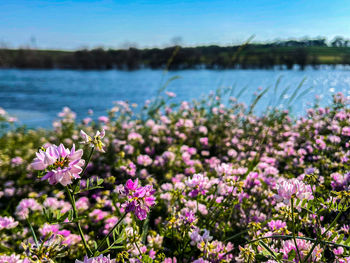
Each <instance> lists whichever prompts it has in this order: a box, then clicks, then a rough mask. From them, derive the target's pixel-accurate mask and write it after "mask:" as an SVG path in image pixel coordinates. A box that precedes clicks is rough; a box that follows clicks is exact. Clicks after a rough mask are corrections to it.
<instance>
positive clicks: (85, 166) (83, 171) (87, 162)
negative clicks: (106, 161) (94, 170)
mask: <svg viewBox="0 0 350 263" xmlns="http://www.w3.org/2000/svg"><path fill="white" fill-rule="evenodd" d="M94 150H95V147H92V148H91V151H90V154H89V157H88V159H87V161H86V162H85V165H84V168H83V170H82V172H81V173H80V176H83V175H84V173H85V171H86V168H87V166H88V164H89V163H90V161H91V157H92V154H93V153H94Z"/></svg>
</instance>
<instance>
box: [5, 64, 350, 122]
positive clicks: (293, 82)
mask: <svg viewBox="0 0 350 263" xmlns="http://www.w3.org/2000/svg"><path fill="white" fill-rule="evenodd" d="M176 75H178V76H180V77H181V78H180V79H176V80H174V81H173V82H171V83H170V84H169V85H168V87H167V90H168V91H172V92H175V93H176V94H177V96H176V98H175V99H174V100H175V101H182V100H187V101H189V100H192V99H198V98H200V97H201V96H205V95H207V94H209V93H210V92H211V91H215V90H216V89H217V88H227V87H234V88H235V92H234V93H236V94H237V93H238V91H239V90H241V89H245V91H244V93H243V94H242V96H241V98H240V100H241V101H243V102H245V103H247V104H249V103H250V101H251V98H252V94H253V93H254V92H256V91H257V89H258V88H259V87H260V88H266V87H272V88H271V89H270V90H269V92H268V93H267V94H266V95H265V97H264V98H263V99H262V101H261V103H260V104H259V105H258V106H257V110H258V111H261V110H262V109H264V108H265V107H266V106H267V105H268V104H269V103H270V102H271V101H272V99H273V98H274V97H276V98H277V97H279V96H280V94H281V93H282V92H283V91H284V90H285V89H286V88H288V87H289V90H288V92H286V94H285V95H284V96H283V99H282V100H281V101H279V104H281V105H280V106H282V105H283V104H286V103H287V101H288V100H289V98H290V96H291V95H292V93H293V90H294V89H295V88H296V87H297V86H298V85H299V83H300V82H301V81H302V80H303V79H304V78H306V80H305V82H304V84H303V86H302V89H301V90H300V92H301V91H303V90H306V89H308V90H309V91H308V93H307V94H306V95H304V96H303V97H302V98H301V99H299V100H298V101H296V102H295V103H293V105H292V106H293V111H294V112H295V114H300V113H301V112H303V110H304V109H305V108H306V107H308V106H309V104H310V103H311V102H313V101H314V99H315V96H316V95H320V96H321V97H322V104H323V105H325V104H327V103H329V101H330V98H331V95H332V94H334V93H336V92H343V93H344V94H345V95H346V96H350V71H349V70H347V69H346V68H335V69H333V68H327V67H325V68H323V69H320V70H313V69H306V70H305V71H299V70H290V71H286V70H183V71H171V72H168V73H167V74H164V72H163V71H161V70H137V71H118V70H109V71H79V70H14V69H11V70H5V69H3V70H0V107H3V108H4V109H6V110H7V111H8V112H10V113H11V114H13V115H15V116H17V117H18V118H19V121H20V123H21V124H26V125H28V126H29V127H49V126H50V125H51V122H52V121H53V120H54V119H57V113H58V112H59V111H60V110H61V109H62V108H63V107H64V106H69V107H70V108H71V109H72V110H73V111H75V112H76V113H77V116H78V119H82V118H83V117H86V115H87V111H88V110H89V109H92V110H94V112H95V115H96V116H100V115H106V110H108V109H109V108H111V107H112V106H113V102H114V101H117V100H127V101H129V102H131V103H137V104H139V105H142V104H143V103H144V101H145V100H147V99H150V98H152V97H154V96H155V94H156V92H157V90H158V89H159V88H160V87H161V85H162V83H164V82H166V80H167V79H169V78H171V77H172V76H176ZM279 78H281V81H280V84H279V86H278V89H277V94H276V93H275V89H274V87H273V86H274V85H275V84H276V82H277V80H278V79H279ZM284 106H285V105H284Z"/></svg>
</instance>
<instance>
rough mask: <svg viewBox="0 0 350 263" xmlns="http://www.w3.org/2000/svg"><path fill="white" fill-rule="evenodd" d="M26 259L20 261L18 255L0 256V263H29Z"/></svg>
mask: <svg viewBox="0 0 350 263" xmlns="http://www.w3.org/2000/svg"><path fill="white" fill-rule="evenodd" d="M29 262H30V261H29V260H28V259H23V260H22V259H21V257H20V255H16V254H12V255H10V256H7V255H0V263H29Z"/></svg>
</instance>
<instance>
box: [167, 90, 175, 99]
mask: <svg viewBox="0 0 350 263" xmlns="http://www.w3.org/2000/svg"><path fill="white" fill-rule="evenodd" d="M165 94H166V95H168V97H170V98H174V97H176V94H175V93H174V92H170V91H166V92H165Z"/></svg>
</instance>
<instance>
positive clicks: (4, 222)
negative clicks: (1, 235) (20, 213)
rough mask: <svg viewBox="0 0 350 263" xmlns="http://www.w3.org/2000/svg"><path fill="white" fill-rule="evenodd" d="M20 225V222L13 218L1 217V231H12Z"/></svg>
mask: <svg viewBox="0 0 350 263" xmlns="http://www.w3.org/2000/svg"><path fill="white" fill-rule="evenodd" d="M17 225H18V222H17V221H15V220H14V219H13V218H12V217H8V216H5V217H1V216H0V230H2V229H11V228H14V227H16V226H17Z"/></svg>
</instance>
